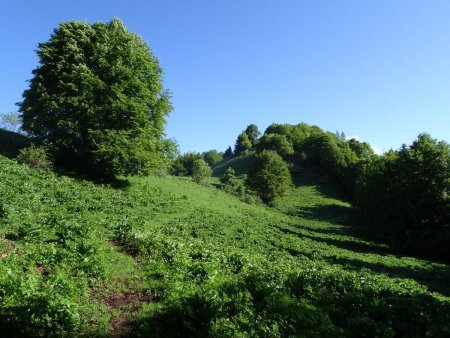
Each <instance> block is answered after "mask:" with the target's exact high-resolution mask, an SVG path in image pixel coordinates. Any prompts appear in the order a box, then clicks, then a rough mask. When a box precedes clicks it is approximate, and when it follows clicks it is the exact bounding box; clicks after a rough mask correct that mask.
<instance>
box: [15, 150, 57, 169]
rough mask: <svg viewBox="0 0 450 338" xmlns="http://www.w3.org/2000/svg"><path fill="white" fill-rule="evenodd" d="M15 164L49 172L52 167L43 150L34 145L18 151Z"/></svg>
mask: <svg viewBox="0 0 450 338" xmlns="http://www.w3.org/2000/svg"><path fill="white" fill-rule="evenodd" d="M17 162H18V163H22V164H26V165H28V166H30V167H33V168H38V169H44V170H49V169H51V168H52V167H53V165H52V162H51V161H50V160H49V158H48V156H47V153H46V151H45V148H43V147H36V146H35V145H34V144H31V146H29V147H28V148H23V149H20V151H19V155H18V156H17Z"/></svg>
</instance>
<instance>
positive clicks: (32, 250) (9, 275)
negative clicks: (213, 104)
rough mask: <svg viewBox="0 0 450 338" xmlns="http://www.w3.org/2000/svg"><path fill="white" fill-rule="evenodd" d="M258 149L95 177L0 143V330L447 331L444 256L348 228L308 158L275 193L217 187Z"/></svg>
mask: <svg viewBox="0 0 450 338" xmlns="http://www.w3.org/2000/svg"><path fill="white" fill-rule="evenodd" d="M252 156H253V155H252V154H251V155H249V156H247V157H246V156H241V157H239V158H236V159H234V161H232V162H228V163H222V164H219V166H218V167H217V168H216V170H215V173H214V175H215V176H216V177H213V178H211V180H210V181H208V182H207V183H205V184H203V185H200V184H197V183H194V182H193V181H192V180H191V178H186V177H173V176H164V175H161V176H149V177H141V178H140V177H133V178H122V179H121V180H117V181H116V182H115V184H109V185H106V184H95V183H92V182H90V181H86V180H83V179H79V178H71V177H67V176H63V175H57V174H55V173H53V172H51V171H42V170H37V169H31V168H28V167H27V166H25V165H20V164H17V163H16V162H15V161H14V160H10V159H8V158H6V157H3V156H1V157H0V191H1V195H0V323H1V326H2V328H3V331H2V335H4V336H58V337H60V336H97V337H108V336H118V337H120V336H150V337H342V336H346V337H375V336H379V337H425V336H435V337H445V336H449V335H450V324H449V323H450V266H449V265H448V264H444V263H441V262H437V261H429V260H424V259H418V258H414V257H408V256H402V255H399V254H397V253H396V252H395V251H392V250H391V249H390V248H389V247H387V246H386V245H382V244H379V243H375V242H371V241H367V240H364V239H362V238H360V237H359V236H357V235H355V233H354V232H353V231H352V229H351V228H350V227H349V225H348V217H349V212H350V204H349V202H348V201H347V200H346V198H345V196H344V195H342V194H341V193H340V190H339V189H337V188H336V187H335V186H334V185H333V183H332V182H331V181H328V180H327V179H326V178H324V177H323V176H321V175H318V174H317V173H315V172H314V170H312V169H304V168H303V169H302V168H300V170H298V172H296V173H295V174H294V177H293V178H294V182H295V187H293V188H292V189H291V190H290V191H289V193H288V194H287V195H286V196H283V197H279V198H277V199H276V200H275V201H274V203H273V205H272V206H270V207H269V206H266V205H264V204H262V203H255V204H247V203H244V202H242V201H240V200H239V199H238V198H236V197H234V196H232V195H229V194H227V193H225V192H223V191H221V190H220V183H219V181H218V179H217V176H219V175H220V174H221V173H222V172H224V170H225V169H226V167H228V166H233V167H234V168H235V169H236V171H237V172H238V173H244V172H245V170H246V168H247V167H248V165H249V163H251V157H252ZM239 170H241V171H240V172H239Z"/></svg>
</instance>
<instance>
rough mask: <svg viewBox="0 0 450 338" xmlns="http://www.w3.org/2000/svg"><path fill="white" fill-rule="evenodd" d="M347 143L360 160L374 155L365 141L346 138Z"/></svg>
mask: <svg viewBox="0 0 450 338" xmlns="http://www.w3.org/2000/svg"><path fill="white" fill-rule="evenodd" d="M347 143H348V146H349V147H350V149H351V150H352V151H353V152H354V153H355V154H356V155H357V156H358V158H359V159H360V160H368V159H370V158H372V157H373V156H375V152H374V151H373V149H372V147H371V146H370V144H369V143H367V142H360V141H358V140H355V139H353V138H352V139H350V140H348V141H347Z"/></svg>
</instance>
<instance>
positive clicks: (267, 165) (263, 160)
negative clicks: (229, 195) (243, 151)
mask: <svg viewBox="0 0 450 338" xmlns="http://www.w3.org/2000/svg"><path fill="white" fill-rule="evenodd" d="M247 185H248V186H249V187H250V188H251V189H253V190H254V191H256V193H257V194H258V195H259V196H260V197H261V199H262V200H263V201H264V202H266V203H269V202H272V201H273V200H274V199H275V198H276V197H277V196H282V195H284V194H285V193H286V192H287V190H288V189H289V188H290V187H291V186H292V178H291V174H290V173H289V169H288V166H287V164H286V162H284V161H283V159H282V158H281V157H280V155H278V154H277V153H276V152H274V151H271V150H264V151H262V152H261V153H260V154H258V155H256V156H255V162H254V163H253V167H252V168H251V169H250V171H249V173H248V177H247Z"/></svg>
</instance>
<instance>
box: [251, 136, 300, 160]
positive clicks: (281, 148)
mask: <svg viewBox="0 0 450 338" xmlns="http://www.w3.org/2000/svg"><path fill="white" fill-rule="evenodd" d="M256 149H257V152H261V151H263V150H273V151H275V152H277V153H278V154H279V155H280V156H282V157H286V156H288V155H292V154H294V148H293V147H292V144H291V143H290V142H289V141H288V140H287V138H286V136H285V135H281V134H264V135H263V136H262V137H261V139H260V140H259V143H258V145H257V147H256Z"/></svg>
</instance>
